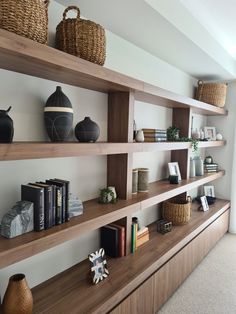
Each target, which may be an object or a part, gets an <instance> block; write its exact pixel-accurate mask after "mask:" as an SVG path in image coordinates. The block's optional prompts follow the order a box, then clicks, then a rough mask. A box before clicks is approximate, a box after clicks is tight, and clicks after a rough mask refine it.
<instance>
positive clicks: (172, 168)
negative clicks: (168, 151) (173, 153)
mask: <svg viewBox="0 0 236 314" xmlns="http://www.w3.org/2000/svg"><path fill="white" fill-rule="evenodd" d="M168 169H169V175H170V176H176V175H177V176H178V177H179V181H181V173H180V170H179V164H178V162H168Z"/></svg>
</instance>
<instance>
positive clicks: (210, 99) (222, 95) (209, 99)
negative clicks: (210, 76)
mask: <svg viewBox="0 0 236 314" xmlns="http://www.w3.org/2000/svg"><path fill="white" fill-rule="evenodd" d="M226 90H227V84H224V83H204V82H203V81H198V88H197V94H196V99H198V100H200V101H203V102H206V103H208V104H211V105H215V106H217V107H221V108H222V107H224V105H225V99H226Z"/></svg>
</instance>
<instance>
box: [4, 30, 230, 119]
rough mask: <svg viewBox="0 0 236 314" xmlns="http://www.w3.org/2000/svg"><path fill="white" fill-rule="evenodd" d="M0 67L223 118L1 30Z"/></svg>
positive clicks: (208, 108)
mask: <svg viewBox="0 0 236 314" xmlns="http://www.w3.org/2000/svg"><path fill="white" fill-rule="evenodd" d="M0 67H1V68H2V69H6V70H10V71H14V72H20V73H24V74H28V75H33V76H36V77H40V78H44V79H48V80H51V81H56V82H61V83H65V84H70V85H74V86H79V87H83V88H87V89H91V90H95V91H102V92H111V91H130V90H134V91H135V98H136V99H137V100H141V101H144V102H151V103H153V104H157V105H159V106H164V107H169V108H186V107H192V108H193V109H194V110H195V111H196V112H199V113H205V114H211V115H225V114H227V112H226V111H225V110H224V109H222V108H218V107H216V106H212V105H209V104H206V103H203V102H200V101H197V100H194V99H191V98H189V97H184V96H181V95H178V94H175V93H172V92H170V91H166V90H164V89H161V88H159V87H157V86H153V85H150V84H147V83H145V82H142V81H139V80H136V79H133V78H131V77H128V76H126V75H123V74H120V73H117V72H115V71H112V70H109V69H106V68H105V67H101V66H98V65H96V64H93V63H91V62H88V61H86V60H83V59H79V58H76V57H74V56H72V55H69V54H66V53H64V52H61V51H59V50H56V49H54V48H51V47H48V46H46V45H41V44H39V43H36V42H34V41H32V40H29V39H27V38H24V37H21V36H18V35H16V34H13V33H10V32H7V31H5V30H0Z"/></svg>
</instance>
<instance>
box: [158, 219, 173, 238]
mask: <svg viewBox="0 0 236 314" xmlns="http://www.w3.org/2000/svg"><path fill="white" fill-rule="evenodd" d="M171 229H172V222H171V221H167V220H164V219H162V220H158V221H157V232H160V233H162V234H165V233H167V232H170V231H171Z"/></svg>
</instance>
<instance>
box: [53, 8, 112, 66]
mask: <svg viewBox="0 0 236 314" xmlns="http://www.w3.org/2000/svg"><path fill="white" fill-rule="evenodd" d="M70 10H76V11H77V17H76V18H66V16H67V13H68V12H69V11H70ZM56 47H57V49H59V50H62V51H64V52H67V53H69V54H72V55H74V56H77V57H79V58H82V59H85V60H87V61H90V62H93V63H96V64H99V65H104V63H105V58H106V38H105V30H104V28H103V27H102V26H100V25H99V24H96V23H94V22H92V21H89V20H83V19H81V18H80V10H79V8H78V7H76V6H69V7H68V8H67V9H66V10H65V11H64V13H63V20H62V21H61V22H60V23H59V24H58V26H57V30H56Z"/></svg>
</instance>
